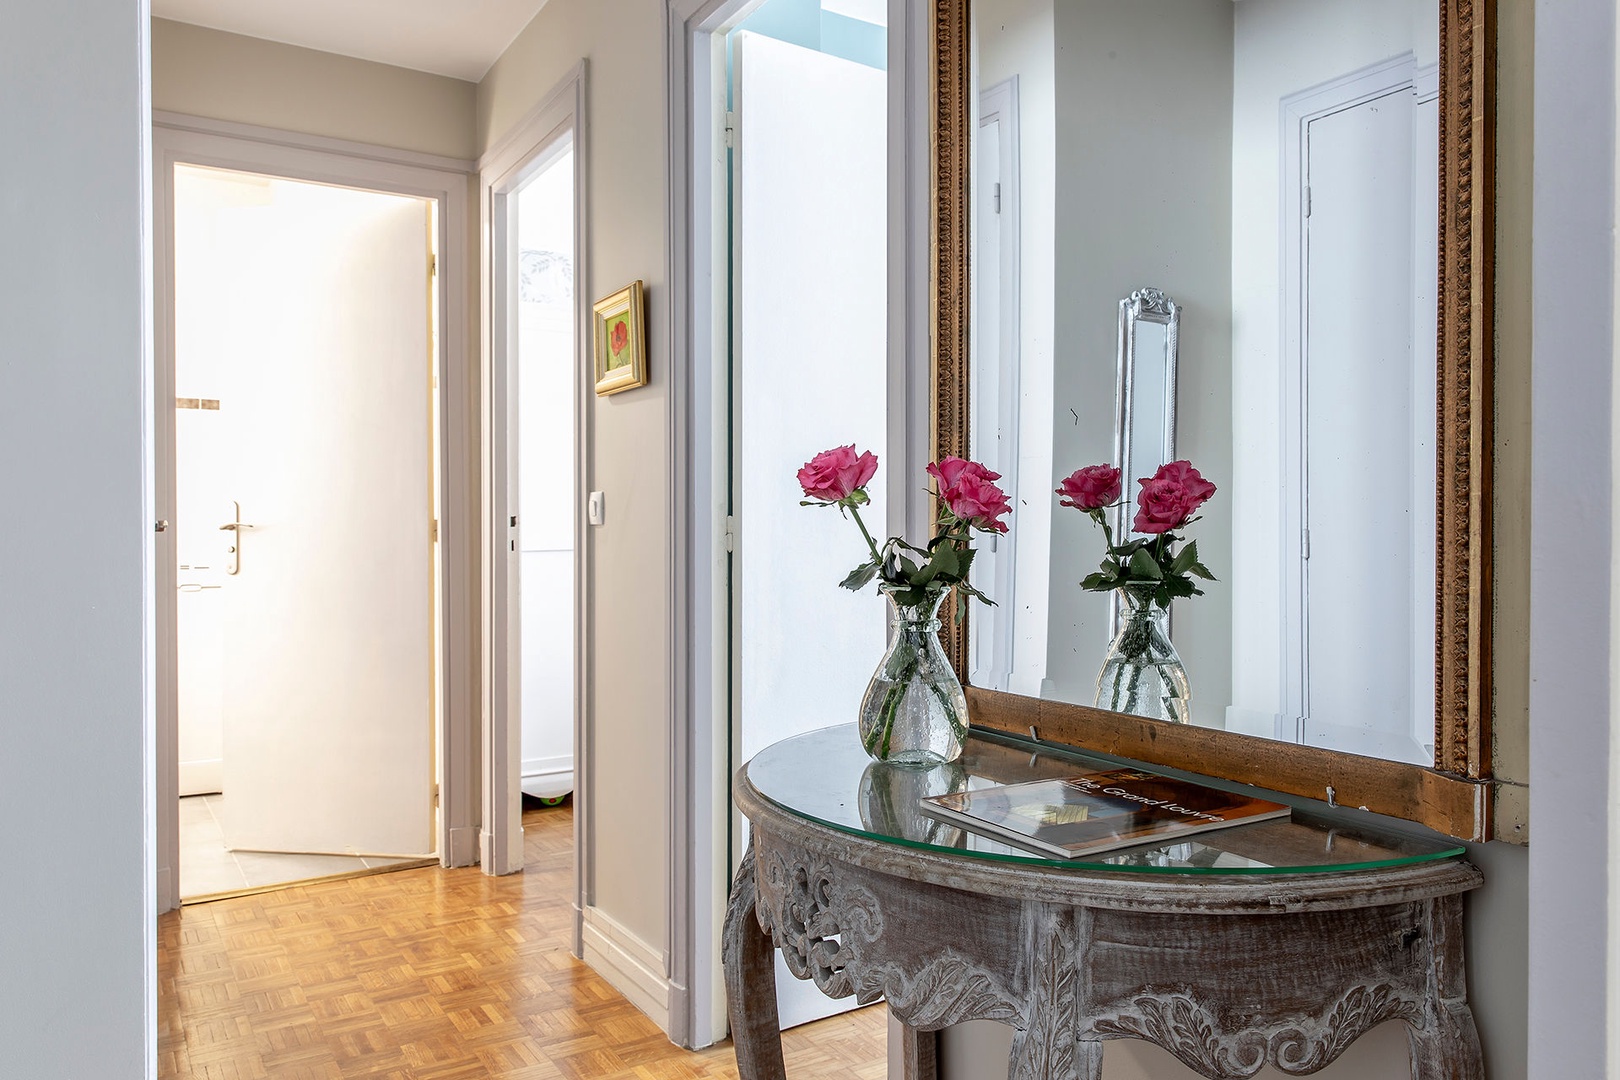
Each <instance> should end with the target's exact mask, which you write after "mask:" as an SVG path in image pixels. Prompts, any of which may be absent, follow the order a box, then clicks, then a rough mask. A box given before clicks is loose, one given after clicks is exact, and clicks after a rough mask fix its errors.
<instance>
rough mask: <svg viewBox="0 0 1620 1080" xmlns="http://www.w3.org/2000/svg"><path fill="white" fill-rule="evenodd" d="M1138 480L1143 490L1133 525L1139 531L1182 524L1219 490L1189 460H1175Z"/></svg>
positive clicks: (1137, 504)
mask: <svg viewBox="0 0 1620 1080" xmlns="http://www.w3.org/2000/svg"><path fill="white" fill-rule="evenodd" d="M1137 483H1139V484H1141V485H1142V490H1141V491H1140V492H1138V493H1137V496H1136V507H1137V509H1136V518H1135V519H1134V520H1133V521H1132V522H1131V528H1132V529H1135V530H1136V531H1137V532H1139V533H1166V532H1170V531H1171V530H1172V529H1179V528H1181V526H1183V525H1185V524H1187V522H1188V521H1189V520H1191V518H1192V516H1193V515H1194V514H1196V513H1197V512H1198V508H1199V507H1200V506H1203V505H1204V503H1206V502H1208V501H1209V498H1210V496H1211V495H1214V494H1215V485H1214V484H1212V483H1210V482H1209V481H1208V480H1205V479H1204V478H1203V477H1202V476H1200V475H1199V474H1198V470H1197V469H1195V468H1193V467H1192V463H1191V462H1187V461H1172V462H1170V464H1168V465H1163V466H1161V467H1160V468H1159V471H1158V472H1156V473H1154V474H1153V476H1152V477H1151V478H1144V479H1142V480H1139V481H1137Z"/></svg>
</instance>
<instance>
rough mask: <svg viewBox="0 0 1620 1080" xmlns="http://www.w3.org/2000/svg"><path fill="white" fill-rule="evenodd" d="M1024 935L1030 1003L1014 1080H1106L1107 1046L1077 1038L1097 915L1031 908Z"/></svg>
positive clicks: (1018, 1037) (1010, 1070) (1019, 1033)
mask: <svg viewBox="0 0 1620 1080" xmlns="http://www.w3.org/2000/svg"><path fill="white" fill-rule="evenodd" d="M1023 931H1024V956H1025V963H1026V964H1027V965H1028V970H1029V999H1028V1004H1027V1005H1026V1009H1027V1011H1026V1013H1025V1017H1024V1025H1023V1027H1021V1028H1015V1029H1014V1031H1013V1044H1012V1058H1011V1060H1010V1061H1009V1062H1008V1067H1007V1076H1008V1080H1102V1044H1101V1043H1097V1042H1090V1043H1082V1042H1080V1041H1079V1040H1078V1039H1077V1038H1076V1037H1075V1026H1076V1019H1077V1010H1078V1007H1079V1000H1080V997H1081V980H1082V978H1083V973H1082V971H1081V963H1080V960H1081V956H1082V954H1083V952H1084V949H1083V946H1082V940H1083V939H1084V938H1086V937H1089V935H1090V933H1091V912H1089V911H1085V910H1081V911H1078V912H1077V911H1076V910H1075V909H1073V908H1069V907H1061V906H1055V905H1051V904H1037V903H1028V904H1025V906H1024V918H1023Z"/></svg>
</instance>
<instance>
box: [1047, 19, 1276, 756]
mask: <svg viewBox="0 0 1620 1080" xmlns="http://www.w3.org/2000/svg"><path fill="white" fill-rule="evenodd" d="M1245 2H1247V0H1245ZM1239 6H1241V5H1239ZM1233 7H1234V5H1233V4H1232V3H1231V2H1230V0H1197V2H1194V3H1189V2H1187V0H1152V2H1151V3H1145V2H1137V3H1131V4H1121V3H1118V2H1115V0H1084V2H1078V0H1077V2H1071V3H1063V4H1059V5H1057V6H1056V10H1055V30H1056V35H1057V37H1056V42H1057V101H1058V109H1057V159H1056V169H1057V217H1056V226H1057V227H1056V237H1057V239H1056V265H1057V272H1056V290H1055V292H1054V293H1052V294H1051V295H1050V296H1049V297H1048V298H1047V299H1048V300H1049V302H1051V303H1052V305H1053V308H1054V316H1055V319H1056V328H1055V342H1056V344H1055V346H1054V351H1055V354H1056V359H1055V361H1054V367H1055V381H1054V401H1055V406H1054V408H1053V420H1052V429H1053V459H1052V472H1053V475H1052V478H1051V482H1050V483H1048V484H1047V488H1048V490H1050V489H1051V488H1054V487H1056V486H1057V481H1058V479H1059V478H1061V477H1063V476H1067V475H1068V474H1069V473H1070V472H1072V471H1073V470H1074V469H1076V468H1079V467H1080V466H1082V465H1090V464H1094V463H1096V462H1100V461H1109V460H1111V459H1112V457H1113V432H1114V383H1115V353H1116V337H1117V327H1118V310H1119V301H1120V300H1122V299H1124V298H1125V297H1127V296H1129V295H1130V294H1131V292H1132V291H1133V290H1136V289H1140V288H1142V287H1143V286H1147V285H1151V286H1154V287H1157V288H1161V289H1164V290H1165V291H1166V292H1167V293H1169V295H1170V296H1171V297H1172V298H1173V299H1174V300H1175V301H1176V302H1177V303H1178V304H1180V305H1181V308H1182V314H1181V328H1180V364H1179V379H1178V389H1177V397H1178V399H1179V406H1178V416H1177V433H1176V453H1177V455H1178V456H1180V457H1185V458H1191V459H1192V461H1193V463H1194V464H1195V465H1197V466H1198V468H1199V469H1200V470H1201V471H1202V472H1203V473H1204V475H1206V476H1208V477H1210V478H1211V479H1212V480H1214V482H1215V483H1216V484H1217V485H1218V486H1220V488H1221V494H1219V495H1217V496H1216V497H1215V499H1213V500H1212V501H1211V502H1210V503H1209V504H1208V505H1207V506H1206V507H1205V508H1204V511H1203V514H1204V520H1203V521H1202V522H1200V523H1199V524H1198V525H1197V527H1196V528H1195V529H1194V530H1193V532H1192V534H1191V535H1192V536H1194V537H1195V538H1196V539H1197V541H1198V550H1199V553H1200V554H1201V555H1202V557H1203V561H1204V562H1205V563H1206V564H1208V565H1209V566H1210V567H1211V568H1212V569H1213V570H1214V572H1215V574H1216V576H1217V577H1220V578H1222V579H1223V580H1222V581H1221V582H1218V583H1214V584H1212V585H1208V586H1206V587H1205V592H1206V594H1207V595H1205V596H1201V597H1197V598H1194V599H1192V600H1187V601H1182V602H1179V603H1177V604H1176V605H1175V610H1174V616H1173V617H1174V620H1175V624H1174V625H1175V629H1174V634H1175V642H1176V647H1177V650H1178V651H1179V652H1180V653H1181V656H1182V660H1183V661H1184V662H1185V663H1186V666H1187V675H1188V680H1189V682H1190V683H1191V685H1192V702H1193V722H1194V723H1198V724H1202V725H1205V726H1215V727H1218V726H1220V725H1221V723H1222V721H1223V719H1224V715H1225V709H1226V705H1227V703H1228V702H1229V701H1230V700H1231V697H1230V683H1231V652H1230V640H1231V588H1232V585H1231V582H1230V575H1229V574H1228V573H1227V572H1226V569H1225V568H1226V567H1228V566H1230V565H1231V540H1230V537H1231V529H1232V513H1233V510H1232V502H1231V500H1230V499H1229V498H1227V497H1226V490H1227V487H1228V485H1227V482H1226V478H1227V477H1228V476H1230V475H1231V466H1230V461H1231V453H1232V451H1231V446H1232V401H1231V347H1232V333H1231V317H1230V310H1231V291H1232V286H1231V272H1232V266H1231V236H1230V229H1229V228H1228V217H1227V215H1228V208H1229V207H1230V205H1231V191H1230V187H1229V184H1230V175H1231V173H1230V166H1229V161H1230V152H1231V151H1230V135H1231V115H1232V101H1231V86H1232V79H1231V60H1230V57H1231V47H1230V40H1231V35H1232V11H1233ZM1122 119H1123V120H1124V121H1125V122H1124V123H1122V122H1121V121H1122ZM1133 121H1134V122H1133ZM1189 176H1195V177H1207V181H1206V182H1203V183H1199V184H1189V183H1188V182H1187V178H1188V177H1189ZM1136 491H1137V486H1136V484H1135V478H1128V479H1127V481H1126V496H1127V497H1128V498H1134V497H1135V493H1136ZM1049 498H1054V497H1052V496H1049ZM1101 557H1102V533H1101V530H1099V529H1098V528H1096V526H1094V525H1093V524H1092V522H1091V519H1090V518H1088V517H1086V516H1085V515H1084V514H1081V513H1080V512H1078V511H1075V510H1054V511H1053V519H1052V555H1051V559H1052V572H1051V587H1052V606H1051V637H1050V641H1049V644H1048V662H1047V676H1048V678H1049V680H1050V681H1051V692H1050V696H1052V697H1055V698H1059V699H1061V700H1064V701H1079V702H1084V703H1086V704H1090V703H1091V701H1092V698H1093V697H1094V696H1095V694H1096V679H1097V670H1098V668H1099V667H1101V665H1102V656H1103V653H1104V651H1105V650H1106V648H1107V645H1108V637H1109V632H1108V598H1107V597H1106V596H1104V595H1102V594H1099V593H1088V592H1083V591H1082V590H1081V589H1080V587H1079V585H1078V582H1079V581H1080V579H1081V578H1083V577H1084V576H1085V575H1086V574H1088V573H1090V572H1091V571H1092V570H1094V569H1095V568H1096V562H1097V560H1098V559H1099V558H1101Z"/></svg>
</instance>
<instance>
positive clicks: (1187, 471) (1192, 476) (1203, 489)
mask: <svg viewBox="0 0 1620 1080" xmlns="http://www.w3.org/2000/svg"><path fill="white" fill-rule="evenodd" d="M1153 479H1155V480H1174V481H1175V482H1176V483H1178V484H1180V485H1181V486H1182V488H1183V489H1184V490H1185V491H1186V492H1187V496H1188V498H1190V499H1191V500H1192V509H1193V510H1197V509H1198V508H1199V507H1200V506H1203V505H1204V504H1205V503H1207V502H1208V501H1209V497H1210V496H1211V495H1214V494H1215V485H1214V484H1212V483H1210V482H1209V481H1208V480H1205V479H1204V478H1203V477H1202V476H1200V475H1198V470H1197V469H1195V468H1193V465H1192V462H1190V461H1172V462H1170V464H1168V465H1160V466H1159V471H1158V472H1156V473H1154V474H1153Z"/></svg>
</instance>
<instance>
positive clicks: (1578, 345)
mask: <svg viewBox="0 0 1620 1080" xmlns="http://www.w3.org/2000/svg"><path fill="white" fill-rule="evenodd" d="M1535 7H1536V70H1537V72H1538V76H1537V79H1536V98H1535V132H1536V146H1535V247H1534V254H1533V256H1532V263H1531V267H1532V273H1533V274H1534V278H1535V285H1534V311H1535V317H1534V327H1533V331H1532V332H1533V334H1534V348H1535V356H1536V365H1535V369H1534V371H1533V383H1532V387H1531V398H1532V401H1533V406H1532V409H1533V411H1532V438H1533V444H1532V445H1533V449H1532V469H1533V479H1534V483H1533V485H1532V488H1531V493H1530V496H1531V497H1530V505H1529V512H1530V516H1531V518H1532V520H1533V521H1534V523H1535V525H1534V531H1533V534H1532V539H1531V557H1530V582H1531V599H1530V715H1531V718H1532V723H1531V728H1530V808H1531V814H1532V818H1533V820H1534V822H1535V825H1536V836H1535V846H1534V847H1533V848H1532V849H1531V851H1530V869H1531V874H1530V888H1529V901H1530V908H1531V913H1532V915H1533V918H1532V919H1531V921H1530V950H1529V951H1530V957H1531V962H1530V972H1529V1011H1530V1025H1531V1031H1532V1038H1531V1041H1530V1074H1531V1075H1532V1076H1535V1077H1537V1078H1540V1077H1562V1076H1568V1077H1575V1076H1593V1077H1596V1076H1602V1075H1609V1076H1613V1075H1614V1073H1615V1069H1616V1068H1617V1067H1620V1061H1616V1060H1615V1057H1614V1054H1615V1052H1616V1047H1615V1043H1614V1040H1616V1038H1620V1031H1616V1020H1617V1016H1616V1008H1617V1004H1620V1003H1617V1000H1616V986H1615V985H1614V982H1613V981H1612V980H1613V979H1614V976H1615V965H1616V962H1617V959H1620V958H1617V957H1616V955H1615V926H1616V923H1615V917H1616V900H1617V899H1620V895H1617V890H1616V887H1615V886H1616V880H1615V875H1616V872H1617V870H1620V867H1617V865H1616V854H1615V847H1614V843H1615V838H1614V828H1615V820H1616V819H1615V808H1616V804H1615V769H1616V765H1615V760H1614V756H1613V755H1614V746H1615V739H1614V715H1613V714H1614V707H1615V700H1616V699H1615V695H1616V690H1617V688H1620V685H1617V679H1616V674H1617V672H1616V668H1615V638H1614V629H1615V619H1616V616H1617V614H1620V592H1617V590H1616V586H1617V584H1620V575H1617V574H1616V572H1615V571H1616V561H1615V560H1616V550H1615V544H1614V537H1615V530H1616V525H1617V521H1616V517H1615V510H1616V506H1615V499H1614V460H1615V459H1614V455H1615V450H1616V440H1615V430H1614V408H1615V399H1614V391H1615V380H1614V353H1615V321H1614V309H1615V306H1616V295H1615V232H1614V229H1615V220H1616V216H1617V215H1616V205H1615V196H1616V191H1615V170H1616V164H1615V149H1616V133H1615V121H1616V111H1617V110H1616V101H1615V91H1616V79H1615V51H1616V43H1615V33H1616V19H1615V5H1614V3H1613V0H1539V2H1538V3H1537V4H1536V6H1535ZM1515 254H1516V255H1517V256H1518V257H1519V258H1523V257H1524V254H1525V253H1523V252H1518V253H1515ZM1605 990H1606V992H1605Z"/></svg>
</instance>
